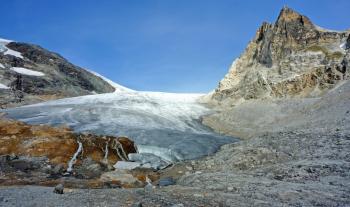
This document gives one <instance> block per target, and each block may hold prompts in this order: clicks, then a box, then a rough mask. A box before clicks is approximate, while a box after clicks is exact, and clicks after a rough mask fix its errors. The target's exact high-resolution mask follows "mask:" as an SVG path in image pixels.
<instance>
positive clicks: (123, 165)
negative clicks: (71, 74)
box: [113, 161, 141, 170]
mask: <svg viewBox="0 0 350 207" xmlns="http://www.w3.org/2000/svg"><path fill="white" fill-rule="evenodd" d="M113 167H114V168H115V169H119V170H133V169H136V168H138V167H141V163H139V162H128V161H118V162H117V163H116V164H115V165H113Z"/></svg>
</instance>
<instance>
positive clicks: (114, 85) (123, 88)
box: [87, 70, 134, 93]
mask: <svg viewBox="0 0 350 207" xmlns="http://www.w3.org/2000/svg"><path fill="white" fill-rule="evenodd" d="M87 71H89V72H90V73H92V74H94V75H95V76H97V77H100V78H101V79H102V80H104V81H106V82H107V83H108V84H109V85H111V86H113V87H114V88H115V91H114V92H115V93H116V92H121V91H129V92H131V91H134V90H132V89H130V88H127V87H124V86H122V85H119V84H118V83H115V82H113V81H112V80H110V79H108V78H106V77H104V76H102V75H100V74H99V73H96V72H95V71H92V70H87Z"/></svg>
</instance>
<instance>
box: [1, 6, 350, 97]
mask: <svg viewBox="0 0 350 207" xmlns="http://www.w3.org/2000/svg"><path fill="white" fill-rule="evenodd" d="M0 5H1V18H2V20H1V27H0V37H2V38H7V39H14V40H17V41H23V42H30V43H35V44H39V45H41V46H42V47H44V48H46V49H49V50H52V51H55V52H58V53H60V54H61V55H63V56H64V57H65V58H67V59H68V60H70V61H71V62H72V63H74V64H76V65H79V66H82V67H86V68H89V69H92V70H94V71H96V72H98V73H101V74H102V75H104V76H106V77H108V78H110V79H112V80H113V81H115V82H117V83H120V84H122V85H125V86H127V87H129V88H132V89H135V90H151V91H169V92H208V91H210V90H212V89H214V88H215V87H216V86H217V84H218V81H219V80H220V79H221V78H222V77H223V76H224V75H225V74H226V73H227V70H228V67H229V66H230V64H231V62H232V61H233V60H234V59H235V58H236V57H238V56H239V55H240V53H241V52H242V51H243V50H244V48H245V47H246V45H247V43H248V42H249V41H250V40H251V39H252V38H253V37H254V34H255V32H256V30H257V28H258V27H259V26H260V24H261V23H262V22H263V21H269V22H274V21H275V19H276V18H277V16H278V13H279V11H280V9H281V8H282V7H283V5H288V6H289V7H291V8H293V9H295V10H297V11H299V12H300V13H302V14H305V15H307V16H308V17H309V18H311V20H312V21H313V22H314V23H316V24H318V25H320V26H322V27H325V28H329V29H335V30H345V29H348V28H350V23H349V19H350V12H349V8H350V1H348V0H337V1H321V0H308V1H302V0H293V1H278V0H264V1H260V0H256V1H248V0H246V1H234V0H123V1H121V0H110V1H107V0H98V1H92V0H81V1H79V0H60V1H48V0H0Z"/></svg>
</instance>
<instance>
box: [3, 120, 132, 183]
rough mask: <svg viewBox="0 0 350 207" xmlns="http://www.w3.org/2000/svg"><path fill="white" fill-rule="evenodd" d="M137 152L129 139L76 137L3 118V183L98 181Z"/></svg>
mask: <svg viewBox="0 0 350 207" xmlns="http://www.w3.org/2000/svg"><path fill="white" fill-rule="evenodd" d="M136 151H137V149H136V146H135V145H134V142H133V141H131V140H130V139H128V138H126V137H112V136H97V135H91V134H75V133H73V132H72V131H70V129H68V128H64V127H61V128H54V127H49V126H44V125H41V126H31V125H27V124H24V123H22V122H17V121H11V120H1V119H0V167H1V168H0V174H1V175H3V174H2V173H5V177H0V184H3V185H9V184H28V183H32V184H40V183H42V182H48V180H49V179H47V178H48V177H51V178H52V179H55V178H60V177H62V176H64V175H65V174H70V175H73V176H74V177H77V178H79V179H98V178H99V177H100V176H101V175H102V174H103V173H104V172H106V171H109V170H111V169H113V165H114V164H115V163H116V162H118V161H121V160H127V159H128V154H129V153H136ZM41 175H42V176H41ZM14 177H15V179H14ZM28 179H29V180H28ZM51 181H52V180H51ZM101 182H103V181H99V184H101ZM95 184H96V183H95Z"/></svg>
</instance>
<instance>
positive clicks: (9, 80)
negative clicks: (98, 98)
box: [0, 42, 115, 108]
mask: <svg viewBox="0 0 350 207" xmlns="http://www.w3.org/2000/svg"><path fill="white" fill-rule="evenodd" d="M1 44H2V47H3V48H5V49H3V50H4V51H6V50H12V51H15V52H19V53H20V54H21V56H22V57H21V56H18V55H17V56H16V55H11V54H6V53H4V52H1V51H0V63H1V65H0V66H3V67H0V83H1V84H3V85H5V86H7V87H8V88H7V89H4V88H1V87H0V106H1V107H2V108H7V107H12V106H20V105H25V104H31V103H37V102H42V101H46V100H51V99H58V98H64V97H74V96H81V95H88V94H95V93H109V92H113V91H114V90H115V89H114V87H112V86H111V85H110V84H109V83H107V82H106V81H104V80H103V79H101V78H100V77H97V76H96V75H94V74H92V73H90V72H88V71H87V70H84V69H83V68H80V67H78V66H76V65H73V64H72V63H70V62H69V61H68V60H66V59H64V58H63V57H62V56H60V55H59V54H56V53H53V52H50V51H48V50H46V49H44V48H42V47H40V46H37V45H32V44H27V43H20V42H2V43H1ZM14 67H17V68H25V69H29V70H32V71H35V72H40V73H42V74H43V75H41V76H36V75H28V74H25V73H18V72H16V71H14V70H13V68H14Z"/></svg>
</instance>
